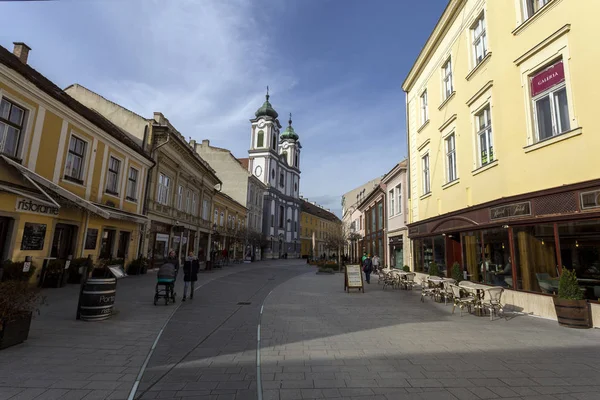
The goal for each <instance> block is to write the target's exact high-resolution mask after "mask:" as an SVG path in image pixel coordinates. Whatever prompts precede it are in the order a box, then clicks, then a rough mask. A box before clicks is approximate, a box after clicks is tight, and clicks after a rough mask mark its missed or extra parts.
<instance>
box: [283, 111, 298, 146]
mask: <svg viewBox="0 0 600 400" xmlns="http://www.w3.org/2000/svg"><path fill="white" fill-rule="evenodd" d="M288 123H289V125H288V127H287V128H285V131H283V133H282V134H281V136H280V138H281V139H282V140H283V139H292V140H298V138H299V137H298V134H297V133H296V131H294V127H292V114H291V113H290V120H289V121H288Z"/></svg>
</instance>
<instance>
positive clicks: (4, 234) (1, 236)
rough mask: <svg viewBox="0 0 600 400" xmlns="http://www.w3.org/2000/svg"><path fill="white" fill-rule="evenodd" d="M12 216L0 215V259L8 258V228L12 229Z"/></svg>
mask: <svg viewBox="0 0 600 400" xmlns="http://www.w3.org/2000/svg"><path fill="white" fill-rule="evenodd" d="M12 223H13V219H12V218H5V217H0V261H4V260H6V259H8V248H9V247H10V235H9V234H8V233H9V232H10V229H12Z"/></svg>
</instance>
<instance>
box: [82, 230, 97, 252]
mask: <svg viewBox="0 0 600 400" xmlns="http://www.w3.org/2000/svg"><path fill="white" fill-rule="evenodd" d="M97 243H98V229H89V228H88V230H87V233H86V235H85V250H95V249H96V244H97Z"/></svg>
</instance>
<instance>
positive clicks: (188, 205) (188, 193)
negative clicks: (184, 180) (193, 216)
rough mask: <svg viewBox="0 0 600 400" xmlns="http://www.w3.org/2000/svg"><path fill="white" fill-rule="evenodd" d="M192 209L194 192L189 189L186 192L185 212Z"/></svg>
mask: <svg viewBox="0 0 600 400" xmlns="http://www.w3.org/2000/svg"><path fill="white" fill-rule="evenodd" d="M191 211H192V192H191V191H190V190H189V189H188V190H186V192H185V212H186V213H188V214H189V213H190V212H191Z"/></svg>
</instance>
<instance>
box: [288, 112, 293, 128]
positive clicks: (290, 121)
mask: <svg viewBox="0 0 600 400" xmlns="http://www.w3.org/2000/svg"><path fill="white" fill-rule="evenodd" d="M288 122H289V123H290V126H292V113H290V120H289V121H288Z"/></svg>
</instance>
